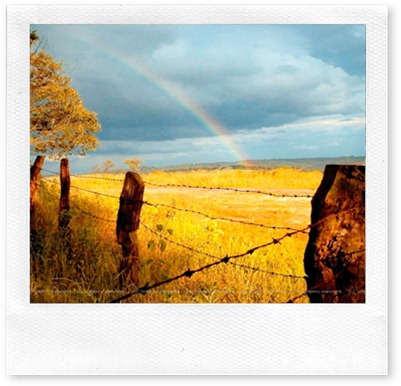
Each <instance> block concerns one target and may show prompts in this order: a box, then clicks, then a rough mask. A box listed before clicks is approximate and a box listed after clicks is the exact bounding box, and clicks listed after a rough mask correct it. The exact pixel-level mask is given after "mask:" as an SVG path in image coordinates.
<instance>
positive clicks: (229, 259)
mask: <svg viewBox="0 0 401 386" xmlns="http://www.w3.org/2000/svg"><path fill="white" fill-rule="evenodd" d="M41 170H42V171H45V172H48V173H51V174H54V175H58V174H59V173H56V172H53V171H50V170H47V169H44V168H41ZM71 177H76V178H82V179H95V180H106V181H112V182H124V179H120V178H108V177H107V178H106V177H100V176H83V175H71ZM45 181H46V182H50V183H52V184H56V185H60V183H59V182H58V181H54V180H51V179H45ZM144 183H145V185H150V186H155V187H163V188H170V187H173V188H187V189H204V190H219V191H232V192H235V193H250V194H252V193H254V194H264V195H268V196H272V197H276V198H287V197H289V198H312V196H311V195H297V194H295V195H285V194H280V195H277V194H273V193H270V192H264V191H261V190H250V189H238V188H230V187H206V186H192V185H187V184H156V183H151V182H147V181H144ZM70 187H71V188H73V189H75V190H77V191H81V192H85V193H89V194H94V195H97V196H101V197H106V198H112V199H116V200H120V202H121V197H120V196H114V195H111V194H107V193H103V192H98V191H94V190H90V189H85V188H81V187H78V186H75V185H71V186H70ZM50 195H51V196H53V197H54V198H58V197H56V196H55V195H52V194H50ZM140 204H143V205H147V206H151V207H156V208H158V207H162V208H167V209H171V210H177V211H182V212H187V213H192V214H196V215H199V216H203V217H205V218H208V219H211V220H216V221H227V222H232V223H239V224H242V225H247V226H255V227H261V228H266V229H272V230H283V231H286V232H285V233H284V234H282V235H281V236H279V237H275V238H271V239H270V240H269V241H267V242H265V243H263V244H260V245H257V246H255V247H252V248H249V249H247V250H245V251H244V252H242V253H238V254H234V255H228V254H226V255H224V256H217V255H214V254H211V253H208V252H205V251H202V250H199V249H196V248H194V247H193V246H191V245H187V244H184V243H181V242H178V241H176V240H174V239H172V238H170V237H167V236H165V235H163V234H161V233H159V232H156V231H155V230H153V229H152V228H151V227H149V226H148V225H147V224H145V223H144V222H143V221H142V220H140V225H141V226H142V227H143V228H144V229H145V230H147V231H148V232H149V233H151V234H153V235H156V236H157V237H160V238H161V239H163V240H164V241H165V242H167V243H169V244H172V245H176V246H178V247H179V248H183V249H186V250H188V251H190V252H192V253H194V254H200V255H204V256H206V257H208V258H210V259H212V260H214V261H213V262H211V263H208V264H204V265H201V266H199V267H198V268H195V269H189V268H187V269H185V270H183V271H182V272H181V273H180V274H178V275H175V276H172V277H169V278H166V279H164V280H161V281H157V282H155V283H152V284H149V283H146V284H145V285H142V286H139V287H138V288H136V289H135V290H134V291H130V292H127V293H125V294H124V295H122V296H120V297H118V298H115V299H113V300H111V301H110V303H119V302H121V301H123V300H126V299H128V298H130V297H132V296H134V295H137V294H141V295H146V294H147V293H149V291H151V290H153V289H155V288H158V287H161V286H164V285H167V284H169V283H172V282H175V281H178V280H180V279H182V278H184V277H186V278H191V277H192V276H193V275H195V274H197V273H199V272H202V271H205V270H208V269H211V268H213V267H216V266H219V265H223V264H229V265H233V266H235V267H239V268H241V269H245V270H251V271H256V272H262V273H265V274H268V275H272V276H280V277H283V278H290V279H294V280H305V279H306V276H305V275H295V274H288V273H282V272H275V271H271V270H266V269H262V268H258V267H254V266H251V265H247V264H243V263H239V262H237V261H236V260H237V259H239V258H242V257H246V256H250V255H252V254H253V253H254V252H256V251H258V250H261V249H264V248H268V247H270V246H273V245H277V244H281V242H282V241H283V240H285V239H288V238H291V237H292V236H294V235H297V234H305V233H308V232H309V230H310V229H312V228H314V227H317V226H318V225H320V224H321V223H323V222H324V221H326V220H327V219H328V218H331V217H333V216H338V215H341V214H342V213H348V212H350V211H353V210H355V209H357V208H350V209H347V210H342V211H340V212H336V213H332V214H329V215H328V216H326V217H324V218H323V219H321V220H319V221H317V222H316V223H314V224H309V225H307V226H306V227H304V228H301V229H296V228H292V227H280V226H275V225H266V224H261V223H255V222H250V221H245V220H239V219H233V218H226V217H216V216H212V215H210V214H208V213H205V212H201V211H198V210H192V209H188V208H181V207H177V206H174V205H167V204H162V203H153V202H149V201H147V200H141V201H140ZM72 206H73V208H74V209H76V210H77V211H79V212H81V213H82V214H84V215H86V216H89V217H92V218H94V219H96V220H100V221H105V222H108V223H115V222H116V220H115V219H108V218H103V217H102V216H98V215H95V214H93V213H91V212H89V211H87V210H86V209H83V208H82V207H80V206H79V205H78V204H76V203H73V205H72ZM364 251H365V250H358V251H354V252H351V253H350V254H356V253H362V252H364ZM324 284H325V283H319V285H318V286H316V288H311V289H309V290H306V291H305V292H303V293H301V294H299V295H297V296H295V297H292V298H291V299H289V300H288V301H287V303H293V302H295V301H296V300H297V299H299V298H301V297H303V296H306V295H308V293H309V292H310V291H318V290H319V287H320V286H323V285H324Z"/></svg>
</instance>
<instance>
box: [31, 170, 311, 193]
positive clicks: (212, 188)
mask: <svg viewBox="0 0 401 386" xmlns="http://www.w3.org/2000/svg"><path fill="white" fill-rule="evenodd" d="M39 169H41V170H43V171H46V172H48V173H52V174H58V173H56V172H53V171H50V170H47V169H44V168H39ZM70 176H71V177H77V178H88V179H96V180H105V181H119V182H123V181H124V180H123V179H120V178H105V177H97V176H82V175H78V174H71V175H70ZM143 182H144V183H145V185H150V186H155V187H161V188H188V189H203V190H223V191H224V190H225V191H232V192H237V193H252V194H263V195H266V196H271V197H277V198H312V197H313V195H310V194H274V193H271V192H265V191H262V190H252V189H242V188H231V187H221V186H216V187H212V186H201V185H187V184H157V183H154V182H149V181H146V180H144V181H143Z"/></svg>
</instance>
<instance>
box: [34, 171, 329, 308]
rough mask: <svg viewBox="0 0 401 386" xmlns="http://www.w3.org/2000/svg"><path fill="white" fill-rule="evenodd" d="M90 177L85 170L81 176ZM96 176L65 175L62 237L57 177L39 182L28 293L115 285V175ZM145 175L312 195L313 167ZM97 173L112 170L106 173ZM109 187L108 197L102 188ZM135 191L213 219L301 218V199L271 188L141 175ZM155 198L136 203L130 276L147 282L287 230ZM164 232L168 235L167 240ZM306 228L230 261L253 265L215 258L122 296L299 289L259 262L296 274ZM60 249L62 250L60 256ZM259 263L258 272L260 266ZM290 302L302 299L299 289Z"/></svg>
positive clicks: (46, 298)
mask: <svg viewBox="0 0 401 386" xmlns="http://www.w3.org/2000/svg"><path fill="white" fill-rule="evenodd" d="M86 177H93V176H86ZM96 177H100V178H99V179H93V178H82V177H81V178H78V177H72V178H71V184H72V186H75V187H79V188H80V189H87V190H90V191H94V192H99V193H102V195H97V194H94V193H90V192H86V191H84V190H78V189H75V188H73V187H72V188H71V222H70V245H71V248H70V249H69V248H68V245H67V243H66V236H65V234H60V232H59V231H58V227H57V223H58V213H57V212H58V196H59V185H58V184H57V183H52V182H50V181H57V179H54V178H47V179H44V180H43V181H42V185H41V196H42V201H41V202H42V203H41V205H40V207H39V208H38V211H37V214H36V216H35V218H34V220H33V222H32V229H31V301H32V302H108V301H110V300H112V299H113V298H115V297H118V296H119V295H121V294H123V293H124V292H125V291H126V290H127V288H122V289H121V288H120V286H119V277H118V270H119V265H120V261H121V247H120V246H119V245H118V244H117V243H116V236H115V220H116V217H117V210H118V205H119V200H118V197H119V195H120V192H121V188H122V182H121V181H115V180H119V179H121V180H122V179H123V178H124V175H96ZM142 177H143V179H144V180H145V181H146V182H149V183H155V184H178V185H180V184H185V185H197V186H200V185H201V186H209V187H210V186H212V187H217V186H219V187H235V188H242V189H250V190H263V191H266V192H272V193H274V194H277V195H282V194H286V195H287V194H290V195H294V194H298V195H300V194H301V195H304V194H309V195H313V193H314V191H315V190H316V188H317V186H318V185H319V183H320V180H321V178H322V173H321V172H305V171H300V170H295V169H290V168H281V169H277V170H267V171H252V170H216V171H202V170H197V171H187V172H172V173H165V172H152V173H150V174H145V175H143V176H142ZM103 178H109V179H113V180H110V181H107V180H105V179H103ZM105 195H109V196H112V197H108V196H105ZM144 200H145V201H147V202H150V203H153V204H163V205H167V206H171V207H174V208H178V209H179V208H183V209H184V208H185V209H190V210H193V211H199V212H202V213H205V214H208V215H209V216H211V217H216V218H230V219H234V220H241V221H248V222H253V223H258V224H264V225H268V226H272V227H273V226H275V227H291V228H296V229H302V228H304V227H305V226H307V225H308V224H309V222H310V209H311V208H310V198H291V197H272V196H268V195H262V194H253V193H241V192H233V191H224V190H201V189H189V188H180V187H170V188H162V187H156V186H152V185H146V184H145V196H144ZM178 209H172V208H168V207H163V206H157V207H155V206H150V205H144V206H143V208H142V213H141V223H142V226H141V227H140V229H139V230H138V232H137V233H138V239H139V242H140V269H139V283H140V285H145V284H147V283H149V285H151V284H153V283H155V282H158V281H162V280H165V279H167V278H169V277H173V276H176V275H178V274H180V273H182V272H184V271H185V270H187V269H190V270H194V269H196V268H198V267H200V266H203V265H205V264H208V263H211V262H212V261H213V258H211V257H209V256H205V255H203V254H201V253H195V252H194V251H193V250H189V249H185V248H183V247H182V246H179V245H177V244H176V243H178V244H179V243H181V244H185V245H187V246H189V247H190V248H192V249H195V250H198V251H201V252H205V253H207V254H212V255H214V256H216V257H218V258H222V257H224V256H226V255H235V254H241V253H243V252H244V251H247V250H249V249H250V248H254V247H255V246H258V245H262V244H265V243H268V242H270V241H271V240H272V239H276V238H279V237H281V236H283V235H284V234H285V233H286V232H288V231H287V230H282V229H268V228H265V227H257V226H251V225H246V224H242V223H236V222H230V221H224V220H215V219H210V218H208V217H205V216H201V215H199V214H195V213H190V212H187V211H180V210H178ZM168 239H170V240H172V241H174V242H176V243H173V242H170V241H168ZM306 242H307V234H305V233H300V234H296V235H294V236H292V237H288V238H286V239H284V240H283V241H282V242H281V243H280V244H277V245H272V246H269V247H267V248H261V249H259V250H257V251H256V252H255V253H253V254H252V255H247V256H245V257H241V258H239V259H237V260H236V261H235V262H236V263H239V264H243V265H247V266H248V267H254V268H256V270H252V269H249V268H248V269H245V268H244V267H239V266H234V265H231V264H221V265H218V266H215V267H212V268H210V269H207V270H205V271H202V272H200V273H197V274H195V275H193V276H192V277H191V278H182V279H180V280H177V281H174V282H172V283H170V284H167V285H163V286H161V287H159V288H157V289H154V290H151V291H149V292H148V293H147V294H146V295H134V296H132V297H131V298H129V299H127V300H126V302H145V303H161V302H163V303H164V302H172V303H237V302H241V303H281V302H286V301H287V300H289V299H291V298H293V297H295V296H297V295H299V294H302V293H303V292H304V291H305V290H306V284H305V281H304V280H303V279H300V278H294V277H285V276H278V275H272V274H270V273H267V272H263V270H264V271H269V272H277V273H282V274H287V275H296V276H303V275H304V270H303V253H304V250H305V246H306ZM69 254H70V256H69ZM261 270H262V271H261ZM297 301H298V302H306V301H308V299H307V297H305V296H304V297H301V298H299V299H298V300H297Z"/></svg>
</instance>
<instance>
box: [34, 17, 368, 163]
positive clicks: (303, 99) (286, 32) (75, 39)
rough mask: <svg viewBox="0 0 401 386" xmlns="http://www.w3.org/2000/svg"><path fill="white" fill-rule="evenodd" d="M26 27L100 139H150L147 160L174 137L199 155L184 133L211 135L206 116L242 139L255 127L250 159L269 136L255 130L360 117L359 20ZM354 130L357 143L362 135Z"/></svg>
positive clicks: (361, 32) (362, 59)
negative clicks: (68, 82) (59, 67)
mask: <svg viewBox="0 0 401 386" xmlns="http://www.w3.org/2000/svg"><path fill="white" fill-rule="evenodd" d="M33 28H34V29H37V30H38V33H39V35H40V36H41V37H42V38H44V39H45V40H46V41H47V45H46V50H47V51H49V53H50V54H52V55H53V56H54V57H55V59H56V60H62V61H63V62H64V66H65V68H66V70H67V72H68V74H69V75H70V76H71V78H72V80H73V85H74V87H76V88H77V90H78V91H79V92H80V94H81V96H82V98H83V100H84V103H85V105H86V106H87V107H88V108H89V109H91V110H93V111H96V112H97V113H98V116H99V119H100V122H101V124H102V132H101V133H100V139H101V140H103V141H105V142H106V143H109V144H111V143H113V144H117V143H118V142H116V141H136V142H137V143H142V145H143V146H145V145H146V146H150V145H149V143H150V142H151V143H152V146H150V147H149V148H148V150H143V152H144V154H145V153H146V154H150V153H152V154H153V155H154V158H155V159H156V158H157V155H156V153H157V151H156V150H157V149H156V148H157V146H156V147H155V146H154V143H157V142H158V141H159V142H162V141H169V140H179V139H182V141H183V142H179V145H180V146H179V148H180V149H181V147H182V150H180V151H179V153H180V154H181V155H182V154H184V153H185V151H184V149H185V147H188V149H190V148H191V146H192V150H194V149H196V150H197V151H199V152H200V150H199V148H198V147H197V146H198V145H196V146H195V144H194V142H193V141H191V138H193V139H198V142H196V143H197V144H199V143H201V141H200V140H199V139H200V138H203V137H211V136H213V135H215V133H214V132H213V131H216V130H213V129H210V128H208V127H207V125H206V124H205V122H204V117H205V116H206V115H208V116H209V117H210V118H212V119H213V120H215V121H217V122H218V123H219V124H220V125H222V126H225V128H226V130H227V131H228V132H230V133H233V134H238V135H239V137H238V138H241V141H242V142H244V141H245V139H244V138H245V137H244V136H242V134H241V133H246V134H247V135H248V136H249V135H250V134H251V133H258V135H257V138H258V141H259V142H257V141H256V140H255V141H254V142H252V146H253V149H255V156H256V154H257V155H258V156H259V153H260V152H262V150H261V148H259V147H258V146H259V145H257V143H266V141H268V140H269V141H272V140H273V139H274V138H275V137H274V136H273V135H272V133H271V131H270V132H269V135H267V131H266V130H264V128H269V127H271V128H274V130H282V129H281V127H282V126H283V125H288V124H293V123H297V122H300V121H302V122H303V121H305V120H306V121H309V120H314V121H317V118H319V119H321V117H333V116H335V118H336V122H341V121H342V120H345V121H347V120H349V119H350V117H351V118H352V117H354V118H355V117H363V116H364V114H365V29H364V26H359V25H40V26H33ZM200 111H203V114H200V113H199V112H200ZM202 115H203V118H202V117H201V116H202ZM327 127H331V128H330V130H336V129H337V128H338V125H337V124H336V125H334V126H328V125H324V126H322V127H321V129H322V130H323V131H324V130H326V128H327ZM262 129H263V130H262ZM272 130H273V129H272ZM297 132H298V131H296V130H295V131H291V135H292V136H294V135H297ZM358 133H359V134H357V135H359V136H360V141H361V143H364V133H363V132H362V131H361V132H358ZM277 134H278V135H279V137H280V138H281V137H282V136H281V132H279V131H278V132H277ZM255 138H256V137H255ZM187 139H188V140H187ZM109 140H113V141H112V142H110V141H109ZM294 140H295V142H297V139H296V138H294ZM300 140H302V141H303V140H304V139H301V137H300ZM107 141H109V142H107ZM174 143H175V144H178V142H174ZM250 143H251V142H250ZM194 146H195V147H194ZM252 146H251V145H249V146H248V148H247V150H248V151H249V152H252V151H251V149H252ZM304 146H306V147H305V149H306V148H308V149H309V150H311V149H312V146H318V145H316V144H310V145H308V144H305V145H304ZM106 148H107V146H106ZM124 149H125V148H124ZM124 149H121V151H125V150H124ZM283 149H284V148H283ZM137 150H138V151H139V150H140V149H137ZM293 150H294V149H293ZM104 151H105V150H104ZM127 151H128V150H127ZM287 151H289V150H288V149H287ZM177 154H178V150H177ZM199 154H201V152H200V153H199ZM283 156H284V155H283Z"/></svg>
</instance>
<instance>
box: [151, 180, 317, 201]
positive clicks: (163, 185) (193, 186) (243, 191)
mask: <svg viewBox="0 0 401 386" xmlns="http://www.w3.org/2000/svg"><path fill="white" fill-rule="evenodd" d="M144 183H145V184H147V185H151V186H157V187H161V188H188V189H203V190H228V191H232V192H237V193H254V194H264V195H266V196H271V197H278V198H287V197H288V198H312V197H313V196H312V195H310V194H288V195H287V194H274V193H270V192H264V191H262V190H251V189H241V188H226V187H221V186H217V187H209V186H200V185H186V184H156V183H154V182H149V181H144Z"/></svg>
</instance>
